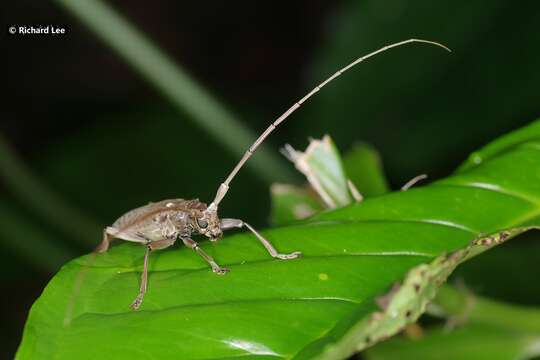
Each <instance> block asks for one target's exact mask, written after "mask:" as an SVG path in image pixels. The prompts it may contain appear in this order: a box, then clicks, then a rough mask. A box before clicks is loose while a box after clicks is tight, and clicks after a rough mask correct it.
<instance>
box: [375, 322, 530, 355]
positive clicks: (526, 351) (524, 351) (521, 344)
mask: <svg viewBox="0 0 540 360" xmlns="http://www.w3.org/2000/svg"><path fill="white" fill-rule="evenodd" d="M539 355H540V334H536V335H533V336H531V335H530V334H527V333H520V332H514V331H510V330H508V329H500V328H493V327H490V326H486V325H478V324H476V325H470V326H466V327H464V328H460V329H456V330H454V331H452V332H451V333H448V331H447V330H444V329H436V330H433V331H431V332H430V333H429V335H427V336H426V337H425V338H422V339H421V340H417V341H411V340H406V339H403V338H399V339H395V340H394V339H392V340H390V341H387V342H384V343H382V344H380V345H377V346H376V347H374V348H373V349H371V350H369V351H368V354H367V355H366V358H367V359H368V360H379V359H386V360H388V359H404V360H406V359H425V360H431V359H433V360H435V359H442V358H445V359H464V360H482V359H486V360H488V359H489V360H508V359H530V358H533V357H534V356H539Z"/></svg>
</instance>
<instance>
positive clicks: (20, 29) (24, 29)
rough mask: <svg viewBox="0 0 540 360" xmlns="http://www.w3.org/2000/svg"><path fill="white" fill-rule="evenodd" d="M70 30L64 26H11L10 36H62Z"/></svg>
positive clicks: (9, 28) (9, 29)
mask: <svg viewBox="0 0 540 360" xmlns="http://www.w3.org/2000/svg"><path fill="white" fill-rule="evenodd" d="M67 32H68V30H67V28H66V27H65V26H62V25H11V26H9V27H8V33H9V34H10V35H22V36H39V35H42V36H47V35H48V36H62V35H65V34H67Z"/></svg>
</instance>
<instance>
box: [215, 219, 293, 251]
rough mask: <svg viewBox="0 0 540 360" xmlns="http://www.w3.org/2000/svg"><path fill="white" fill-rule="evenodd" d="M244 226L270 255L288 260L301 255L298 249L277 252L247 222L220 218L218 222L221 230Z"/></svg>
mask: <svg viewBox="0 0 540 360" xmlns="http://www.w3.org/2000/svg"><path fill="white" fill-rule="evenodd" d="M244 226H245V227H247V228H248V230H249V231H251V232H252V233H253V234H254V235H255V236H256V237H257V239H259V241H260V242H261V243H262V244H263V245H264V247H265V248H266V250H268V252H269V253H270V255H272V257H275V258H278V259H283V260H289V259H296V258H297V257H299V256H300V255H302V253H301V252H300V251H295V252H292V253H290V254H280V253H278V252H277V250H276V248H274V247H273V246H272V244H271V243H270V241H268V240H267V239H266V238H265V237H264V236H262V235H261V234H259V233H258V232H257V230H255V229H254V228H253V227H252V226H251V225H249V224H248V223H247V222H244V221H242V220H240V219H221V223H220V227H221V230H228V229H232V228H242V227H244Z"/></svg>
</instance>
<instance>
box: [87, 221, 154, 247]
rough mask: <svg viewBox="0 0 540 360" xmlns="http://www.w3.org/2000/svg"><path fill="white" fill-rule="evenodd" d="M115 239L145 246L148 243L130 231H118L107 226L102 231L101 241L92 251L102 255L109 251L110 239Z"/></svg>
mask: <svg viewBox="0 0 540 360" xmlns="http://www.w3.org/2000/svg"><path fill="white" fill-rule="evenodd" d="M114 238H117V239H121V240H126V241H132V242H136V243H141V244H146V243H148V240H147V239H145V238H144V237H142V236H140V235H137V234H136V233H134V232H130V231H126V232H123V231H120V230H118V229H117V228H115V227H112V226H107V227H106V228H105V230H103V240H102V241H101V243H100V244H99V245H98V246H97V247H96V248H95V249H94V251H95V252H98V253H102V252H105V251H107V250H108V249H109V246H110V242H111V240H112V239H114Z"/></svg>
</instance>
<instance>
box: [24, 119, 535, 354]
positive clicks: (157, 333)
mask: <svg viewBox="0 0 540 360" xmlns="http://www.w3.org/2000/svg"><path fill="white" fill-rule="evenodd" d="M223 215H225V214H223ZM538 226H540V121H536V122H533V123H532V124H531V125H529V126H527V127H525V128H522V129H520V130H518V131H516V132H513V133H510V134H508V135H506V136H503V137H502V138H500V139H499V140H496V141H494V142H493V143H491V144H490V145H488V146H486V147H485V148H484V149H481V150H479V151H477V152H476V153H474V154H473V155H472V157H471V159H469V160H467V161H466V162H465V163H464V165H462V166H461V167H460V168H459V169H458V170H457V171H456V172H455V173H454V174H452V175H451V176H449V177H447V178H445V179H442V180H438V181H434V182H432V183H430V184H428V185H417V186H415V187H413V188H412V189H410V190H408V191H399V192H393V193H388V194H385V195H379V196H376V197H371V198H369V197H368V198H366V199H365V200H364V201H363V202H361V203H355V204H352V205H349V206H345V207H340V208H337V209H334V210H327V211H323V212H322V213H320V214H317V215H314V216H312V217H310V218H308V219H305V220H301V221H297V222H293V223H290V224H289V225H287V226H282V227H278V228H273V229H267V230H266V231H263V234H264V235H265V236H266V237H267V238H268V239H269V240H270V241H272V243H273V244H275V246H276V247H277V248H278V249H279V250H280V251H283V252H288V251H289V252H290V251H293V250H301V251H302V252H303V254H304V257H303V258H301V259H296V260H293V261H279V260H274V259H271V258H269V257H268V256H267V254H266V251H265V249H264V248H263V247H262V246H261V245H260V243H259V242H257V241H256V240H255V239H254V238H253V236H252V235H250V234H248V233H238V234H236V235H232V236H227V237H225V238H224V239H223V240H222V241H220V242H217V243H209V242H204V244H203V245H202V247H203V248H204V250H206V251H207V252H208V253H210V254H211V255H212V256H214V257H215V259H216V260H217V261H218V262H219V263H220V264H223V265H224V266H227V267H229V268H230V270H231V272H230V273H229V274H227V275H226V276H216V275H215V274H213V273H212V271H211V270H210V269H208V268H207V266H206V264H205V263H204V261H203V260H202V259H200V258H199V257H198V256H197V255H196V254H194V253H193V252H191V251H189V249H186V248H183V247H176V248H171V249H168V250H166V251H162V252H156V254H155V256H154V257H152V259H151V260H150V265H149V266H150V275H149V292H148V294H147V297H146V298H145V303H144V305H143V306H142V307H141V310H140V311H136V312H135V311H131V310H130V309H129V307H128V306H127V305H126V304H129V303H130V301H131V300H132V296H133V293H134V292H136V291H137V289H138V286H139V277H140V276H139V275H140V272H141V271H142V266H143V263H142V261H143V253H144V251H143V249H141V247H140V246H137V245H135V244H120V245H116V246H113V247H112V249H111V250H110V251H109V252H108V253H106V254H101V255H97V256H95V259H93V260H92V261H91V265H90V266H88V265H89V262H90V259H91V257H92V255H88V256H85V257H81V258H78V259H75V260H73V261H71V262H69V263H68V264H66V265H65V266H64V267H63V268H62V270H61V271H60V272H59V273H58V274H57V275H56V276H55V277H54V278H53V279H52V280H51V282H50V283H49V284H48V286H47V287H46V289H45V290H44V292H43V294H42V295H41V296H40V298H39V299H38V300H37V301H36V302H35V304H34V305H33V307H32V309H31V311H30V315H29V318H28V321H27V323H26V326H25V330H24V336H23V341H22V343H21V345H20V347H19V350H18V353H17V359H19V360H24V359H48V358H54V359H59V360H61V359H75V358H76V359H96V358H114V359H130V360H133V359H155V358H159V359H206V360H208V359H240V358H241V359H254V358H257V359H279V358H283V359H343V358H346V357H348V356H350V355H351V354H353V353H355V352H358V351H361V350H362V349H365V348H366V347H368V346H371V345H373V344H375V343H376V342H378V341H381V340H382V339H385V338H387V337H389V336H391V335H393V334H394V333H396V332H397V331H398V330H400V329H401V328H403V326H404V325H405V324H407V323H410V322H412V321H414V320H415V319H416V318H417V317H418V316H419V315H420V314H421V313H422V312H423V311H424V310H425V306H426V304H427V302H429V301H430V300H431V299H432V298H433V296H435V294H436V292H437V289H438V287H439V285H440V284H442V283H443V282H444V281H445V280H446V278H447V276H448V275H449V274H450V273H451V272H452V271H453V270H454V268H455V267H456V266H457V265H459V263H461V262H463V261H466V260H468V259H470V258H471V257H472V256H474V255H478V254H479V253H481V252H483V251H485V250H487V249H489V248H491V247H493V246H497V244H499V243H501V242H502V241H507V240H508V239H510V238H512V237H513V236H515V235H516V234H517V233H519V232H522V231H525V230H526V229H529V228H533V227H538ZM473 261H474V260H473ZM392 289H393V290H392ZM391 290H392V291H391ZM389 292H391V293H390V295H389V296H387V297H386V298H385V297H384V296H385V294H388V293H389ZM381 297H382V298H381ZM380 306H382V308H381V307H380ZM89 343H91V344H92V346H88V344H89Z"/></svg>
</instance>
